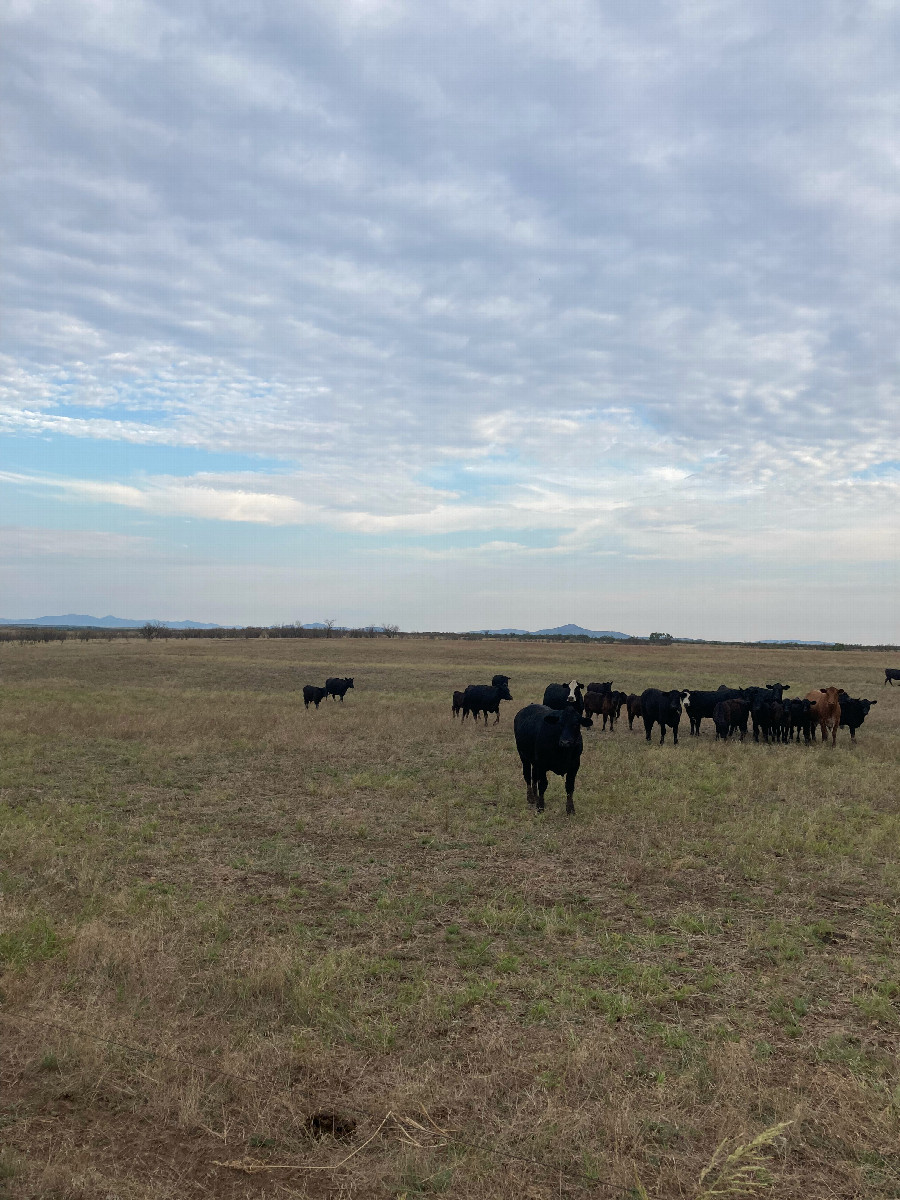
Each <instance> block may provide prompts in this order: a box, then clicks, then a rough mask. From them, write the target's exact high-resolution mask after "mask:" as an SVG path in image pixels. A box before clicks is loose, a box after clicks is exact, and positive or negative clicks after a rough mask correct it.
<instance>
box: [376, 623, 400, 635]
mask: <svg viewBox="0 0 900 1200" xmlns="http://www.w3.org/2000/svg"><path fill="white" fill-rule="evenodd" d="M381 631H382V633H383V634H384V635H385V637H389V638H392V637H396V636H397V634H398V633H399V632H400V626H399V625H387V624H385V625H382V626H381Z"/></svg>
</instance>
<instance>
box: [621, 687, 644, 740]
mask: <svg viewBox="0 0 900 1200" xmlns="http://www.w3.org/2000/svg"><path fill="white" fill-rule="evenodd" d="M625 712H626V713H627V714H628V729H629V732H631V733H633V732H634V718H635V717H639V716H640V715H641V698H640V696H636V695H635V694H634V692H632V693H631V695H630V696H626V697H625Z"/></svg>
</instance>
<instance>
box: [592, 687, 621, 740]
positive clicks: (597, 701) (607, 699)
mask: <svg viewBox="0 0 900 1200" xmlns="http://www.w3.org/2000/svg"><path fill="white" fill-rule="evenodd" d="M626 699H627V697H626V695H625V693H624V692H591V691H588V692H585V694H584V711H585V715H586V716H589V717H602V718H603V728H604V729H606V722H607V721H609V731H610V733H612V732H613V731H614V729H615V727H616V721H617V720H618V717H619V713H620V712H621V711H622V705H623V704H624V703H625V701H626Z"/></svg>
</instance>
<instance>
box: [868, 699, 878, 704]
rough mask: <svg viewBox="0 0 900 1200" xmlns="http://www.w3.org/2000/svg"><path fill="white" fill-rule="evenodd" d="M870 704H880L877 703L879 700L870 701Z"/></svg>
mask: <svg viewBox="0 0 900 1200" xmlns="http://www.w3.org/2000/svg"><path fill="white" fill-rule="evenodd" d="M869 703H870V704H877V703H878V701H877V700H870V701H869Z"/></svg>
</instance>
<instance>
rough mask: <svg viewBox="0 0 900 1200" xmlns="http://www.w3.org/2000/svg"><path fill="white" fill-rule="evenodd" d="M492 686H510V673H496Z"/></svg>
mask: <svg viewBox="0 0 900 1200" xmlns="http://www.w3.org/2000/svg"><path fill="white" fill-rule="evenodd" d="M491 687H505V688H508V687H509V676H508V675H495V676H494V677H493V679H492V680H491Z"/></svg>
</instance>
